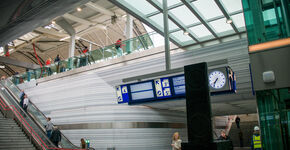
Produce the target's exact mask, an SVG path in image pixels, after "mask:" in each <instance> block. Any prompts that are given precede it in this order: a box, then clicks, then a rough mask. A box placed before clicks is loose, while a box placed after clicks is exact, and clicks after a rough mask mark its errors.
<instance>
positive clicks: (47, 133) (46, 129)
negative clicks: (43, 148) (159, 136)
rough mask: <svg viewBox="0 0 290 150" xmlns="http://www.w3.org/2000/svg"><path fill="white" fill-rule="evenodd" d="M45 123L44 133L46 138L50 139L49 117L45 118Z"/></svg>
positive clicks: (50, 126) (50, 125)
mask: <svg viewBox="0 0 290 150" xmlns="http://www.w3.org/2000/svg"><path fill="white" fill-rule="evenodd" d="M46 121H47V123H46V125H45V126H44V127H45V131H46V135H47V137H48V138H50V136H51V132H52V128H53V125H52V122H51V118H50V117H48V118H46Z"/></svg>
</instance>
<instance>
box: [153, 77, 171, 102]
mask: <svg viewBox="0 0 290 150" xmlns="http://www.w3.org/2000/svg"><path fill="white" fill-rule="evenodd" d="M154 85H155V92H156V97H157V99H163V98H168V97H171V96H172V94H171V88H170V79H169V78H161V79H155V80H154Z"/></svg>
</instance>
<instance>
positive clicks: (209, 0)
mask: <svg viewBox="0 0 290 150" xmlns="http://www.w3.org/2000/svg"><path fill="white" fill-rule="evenodd" d="M192 4H193V5H194V6H195V8H196V9H197V10H198V11H199V12H200V13H201V15H202V16H203V17H204V18H205V19H206V20H208V19H211V18H214V17H217V16H223V13H222V12H221V10H220V9H219V7H218V6H217V5H216V3H215V2H214V0H202V1H201V0H199V1H194V2H192Z"/></svg>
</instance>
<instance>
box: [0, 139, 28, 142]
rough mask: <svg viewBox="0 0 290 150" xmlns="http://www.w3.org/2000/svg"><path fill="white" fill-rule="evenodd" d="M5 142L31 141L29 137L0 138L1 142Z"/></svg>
mask: <svg viewBox="0 0 290 150" xmlns="http://www.w3.org/2000/svg"><path fill="white" fill-rule="evenodd" d="M5 142H29V140H28V139H27V138H19V139H13V138H12V139H0V143H5Z"/></svg>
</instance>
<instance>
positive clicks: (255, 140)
mask: <svg viewBox="0 0 290 150" xmlns="http://www.w3.org/2000/svg"><path fill="white" fill-rule="evenodd" d="M251 147H252V150H262V141H261V135H260V128H259V127H258V126H255V127H254V134H253V137H252V143H251Z"/></svg>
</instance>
